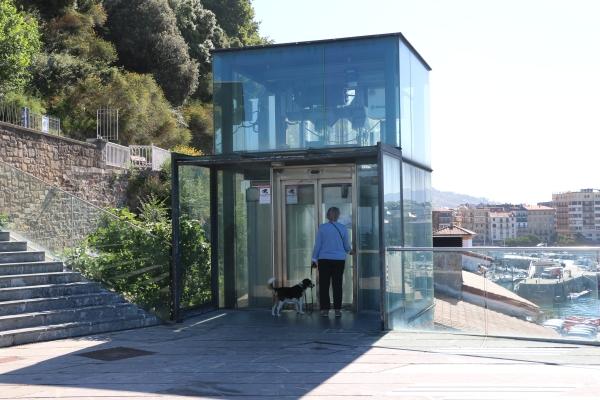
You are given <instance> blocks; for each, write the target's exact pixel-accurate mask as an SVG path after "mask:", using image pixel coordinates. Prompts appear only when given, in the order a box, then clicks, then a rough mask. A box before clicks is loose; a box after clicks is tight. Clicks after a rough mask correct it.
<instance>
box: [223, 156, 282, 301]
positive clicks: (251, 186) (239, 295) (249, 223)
mask: <svg viewBox="0 0 600 400" xmlns="http://www.w3.org/2000/svg"><path fill="white" fill-rule="evenodd" d="M269 175H270V170H269V168H262V167H256V168H251V169H246V170H239V171H236V172H232V171H223V172H222V173H219V175H218V177H219V241H220V247H219V268H220V271H219V285H220V289H219V292H220V293H222V295H221V296H220V303H219V304H220V306H221V307H227V308H233V307H236V308H243V307H255V306H262V305H268V304H270V303H271V300H272V299H271V293H270V292H269V291H268V290H267V287H266V282H267V280H268V279H269V278H270V277H271V276H273V262H272V235H271V229H272V224H271V196H270V195H269V196H265V195H264V194H262V195H261V190H263V189H266V190H267V192H268V193H269V194H270V186H269Z"/></svg>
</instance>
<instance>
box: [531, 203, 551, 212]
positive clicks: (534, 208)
mask: <svg viewBox="0 0 600 400" xmlns="http://www.w3.org/2000/svg"><path fill="white" fill-rule="evenodd" d="M524 207H525V209H526V210H527V211H548V210H554V208H552V207H546V206H540V205H529V204H526V205H525V206H524Z"/></svg>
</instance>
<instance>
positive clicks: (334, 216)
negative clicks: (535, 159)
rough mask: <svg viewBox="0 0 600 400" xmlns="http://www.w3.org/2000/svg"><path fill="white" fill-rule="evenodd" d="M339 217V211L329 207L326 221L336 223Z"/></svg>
mask: <svg viewBox="0 0 600 400" xmlns="http://www.w3.org/2000/svg"><path fill="white" fill-rule="evenodd" d="M339 217H340V209H339V208H337V207H329V210H327V219H328V220H330V221H337V220H338V218H339Z"/></svg>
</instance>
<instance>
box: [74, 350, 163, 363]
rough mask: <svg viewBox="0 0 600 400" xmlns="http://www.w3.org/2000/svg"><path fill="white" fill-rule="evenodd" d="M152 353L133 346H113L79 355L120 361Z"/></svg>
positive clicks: (101, 359)
mask: <svg viewBox="0 0 600 400" xmlns="http://www.w3.org/2000/svg"><path fill="white" fill-rule="evenodd" d="M150 354H154V352H152V351H146V350H139V349H133V348H131V347H113V348H111V349H104V350H96V351H90V352H88V353H80V354H77V355H78V356H82V357H88V358H93V359H94V360H100V361H118V360H125V359H127V358H133V357H139V356H148V355H150Z"/></svg>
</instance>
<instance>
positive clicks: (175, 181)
mask: <svg viewBox="0 0 600 400" xmlns="http://www.w3.org/2000/svg"><path fill="white" fill-rule="evenodd" d="M382 149H385V151H387V152H390V151H392V152H394V154H396V153H397V152H398V150H397V149H395V148H394V147H391V146H387V145H379V146H369V147H362V148H330V149H307V150H300V151H298V150H292V151H282V152H278V153H272V152H266V153H265V152H262V153H236V154H225V155H216V156H204V157H194V156H187V155H183V154H178V153H171V173H172V190H171V206H172V210H173V211H172V219H173V223H172V229H173V235H172V259H171V269H170V280H171V288H170V289H171V290H170V293H171V299H170V309H171V319H172V320H174V321H181V320H182V319H183V318H184V317H185V316H188V315H192V314H194V313H198V312H205V311H208V310H212V309H216V308H218V306H219V298H220V293H219V259H218V254H219V235H220V233H221V232H219V221H218V175H217V174H218V172H219V171H227V170H231V169H232V168H233V169H236V168H243V167H244V166H250V165H253V166H256V165H262V166H264V167H270V168H271V185H272V186H271V188H272V189H271V190H272V191H273V192H272V195H273V194H274V193H275V190H277V189H276V188H275V179H276V177H275V174H274V172H273V168H272V166H273V165H281V166H282V167H285V168H289V167H301V166H303V167H308V166H318V167H320V168H322V167H323V166H327V165H329V166H331V165H332V164H336V165H337V166H339V164H350V165H353V168H355V165H356V164H357V163H360V162H366V163H375V162H377V159H378V157H381V154H380V153H381V151H382ZM186 165H193V166H198V167H205V168H208V169H209V170H210V188H211V189H210V190H211V193H210V210H211V232H210V243H211V249H212V251H211V291H212V302H211V303H210V304H205V305H203V306H200V307H199V308H198V309H195V310H189V309H182V308H181V283H182V276H183V270H182V266H181V253H180V251H181V249H180V237H179V229H180V221H179V219H180V217H181V215H180V199H179V194H180V193H179V189H180V188H179V167H180V166H186ZM276 168H277V167H276ZM379 175H380V177H379V179H380V180H381V171H379ZM352 184H353V189H352V191H353V196H354V198H355V200H356V201H354V202H353V203H354V204H353V224H354V226H355V227H356V226H357V218H358V213H357V211H356V210H355V209H354V207H357V204H358V203H357V200H358V198H357V193H358V192H357V190H358V186H357V177H356V170H355V169H354V173H353V177H352ZM381 189H382V187H381V184H380V191H381ZM381 201H382V199H380V202H381ZM380 209H381V210H382V209H383V208H382V206H381V204H380ZM272 210H273V211H272V212H273V213H276V212H277V209H276V207H275V206H274V207H273V208H272ZM272 217H275V214H273V215H272ZM380 218H381V212H380ZM273 221H275V219H273ZM381 229H383V225H382V223H381V221H380V230H381ZM380 238H383V236H381V234H380ZM273 239H274V242H273V243H275V239H276V238H275V237H274V236H273ZM352 240H353V247H354V248H356V247H357V246H356V240H357V238H356V234H355V235H354V237H353V239H352ZM382 244H383V243H382ZM382 244H381V245H382ZM381 245H380V252H381ZM274 253H275V251H274V252H273V256H275V254H274ZM353 257H354V258H353V262H354V265H357V254H355V255H354V256H353ZM273 261H274V263H273V265H275V261H276V260H275V259H274V260H273ZM382 270H385V269H384V268H383V264H382ZM354 275H356V278H355V279H354V285H353V286H354V293H353V295H354V304H355V306H356V307H358V290H357V284H358V274H357V273H356V271H355V274H354ZM381 279H382V280H383V281H385V277H383V276H382V277H381ZM384 289H385V286H384V285H382V290H381V292H382V293H383V290H384ZM383 305H384V303H383V302H382V303H381V310H382V312H383Z"/></svg>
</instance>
